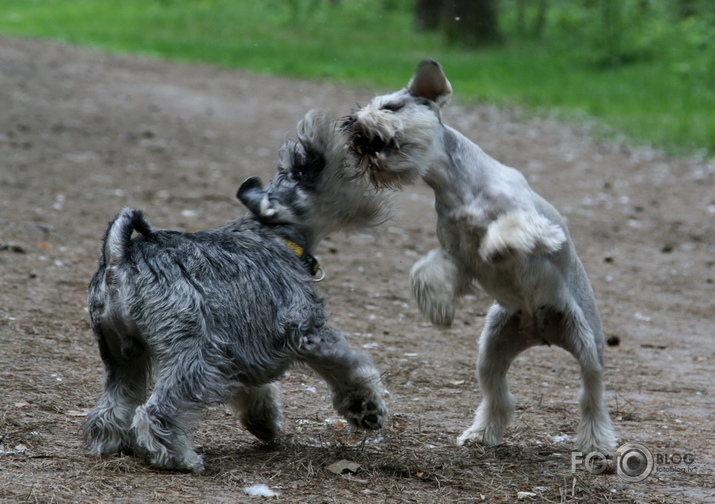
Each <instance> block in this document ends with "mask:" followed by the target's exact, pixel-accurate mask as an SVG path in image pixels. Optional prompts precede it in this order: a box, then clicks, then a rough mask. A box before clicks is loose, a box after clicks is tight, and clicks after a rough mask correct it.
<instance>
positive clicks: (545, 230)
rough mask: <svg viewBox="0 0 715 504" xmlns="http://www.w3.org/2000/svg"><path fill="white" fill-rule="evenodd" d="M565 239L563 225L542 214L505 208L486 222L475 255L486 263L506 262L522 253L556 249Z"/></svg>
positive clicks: (551, 251) (547, 251)
mask: <svg viewBox="0 0 715 504" xmlns="http://www.w3.org/2000/svg"><path fill="white" fill-rule="evenodd" d="M566 239H567V238H566V234H565V233H564V231H563V229H561V227H560V226H559V225H558V224H555V223H553V222H551V221H550V220H548V219H547V218H546V217H543V216H541V215H539V214H537V213H534V212H525V211H518V212H509V213H505V214H503V215H501V216H499V218H498V219H496V220H495V221H493V222H491V223H490V224H489V226H488V227H487V232H486V234H485V236H484V238H483V239H482V242H481V244H480V245H479V256H480V257H481V258H482V259H483V260H484V261H486V262H488V263H493V264H497V265H499V264H508V263H509V262H511V260H513V259H515V258H517V257H519V256H523V255H526V254H549V253H553V252H557V251H559V250H560V249H561V247H563V246H564V244H565V243H566Z"/></svg>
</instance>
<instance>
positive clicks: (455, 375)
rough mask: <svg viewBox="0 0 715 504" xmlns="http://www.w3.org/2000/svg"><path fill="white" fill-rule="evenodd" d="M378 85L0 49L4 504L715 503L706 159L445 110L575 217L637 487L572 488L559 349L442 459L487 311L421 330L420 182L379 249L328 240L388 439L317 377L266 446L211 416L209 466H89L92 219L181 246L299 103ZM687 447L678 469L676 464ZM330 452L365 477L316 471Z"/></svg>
mask: <svg viewBox="0 0 715 504" xmlns="http://www.w3.org/2000/svg"><path fill="white" fill-rule="evenodd" d="M415 63H417V62H415ZM447 72H448V73H449V69H447ZM408 78H409V76H407V75H406V76H405V81H407V79H408ZM370 94H371V90H354V89H350V88H347V87H340V86H336V85H332V84H326V83H320V82H305V81H297V80H289V79H282V78H273V77H265V76H256V75H250V74H246V73H242V72H235V71H229V70H224V69H219V68H215V67H211V66H189V65H179V64H172V63H166V62H161V61H153V60H142V59H134V58H129V57H122V56H107V55H102V54H97V53H94V52H90V51H87V50H82V49H76V48H71V47H66V46H62V45H57V44H52V43H44V42H35V41H22V40H15V39H7V38H5V39H0V244H1V245H0V248H1V250H0V499H1V500H2V501H3V502H60V503H62V502H248V501H251V502H252V501H259V500H260V499H261V498H260V497H249V496H248V495H247V493H246V492H245V490H244V488H245V487H248V486H250V485H253V484H265V485H267V486H268V487H269V488H270V489H272V490H274V491H276V492H279V493H280V496H279V497H278V498H277V501H278V502H290V503H299V502H300V503H303V502H316V503H368V502H370V503H372V502H381V503H396V502H416V503H432V502H445V503H453V502H515V501H516V500H517V496H518V492H531V493H532V494H534V495H531V496H529V497H526V500H525V502H588V503H591V502H617V503H621V502H668V503H670V502H689V503H695V502H703V503H705V502H712V499H713V496H714V495H715V478H714V476H713V472H714V471H713V469H714V468H715V466H714V465H713V464H714V463H715V442H714V438H715V435H714V434H713V420H714V418H715V414H714V413H713V411H715V409H714V408H713V406H714V405H713V386H712V381H713V370H714V369H715V366H714V364H713V360H714V358H715V343H714V342H713V329H714V327H713V321H714V317H713V298H714V297H715V296H714V294H715V285H713V283H714V281H715V168H714V167H713V165H712V164H709V163H707V162H705V161H698V160H684V159H674V158H670V157H667V156H665V155H663V154H661V153H659V152H657V151H655V150H652V149H647V148H634V147H630V146H628V145H627V144H625V143H624V142H610V141H609V142H603V141H598V140H596V139H594V137H593V136H592V134H591V133H592V131H591V128H589V127H585V126H579V127H574V126H567V125H563V124H560V123H558V122H555V121H552V120H549V119H542V118H532V119H524V120H519V119H518V117H517V115H516V114H515V113H513V112H509V111H504V110H499V109H496V108H492V107H486V106H479V107H461V106H459V104H458V102H457V103H456V104H454V105H452V106H450V107H449V108H448V110H447V111H446V114H445V122H447V123H448V124H450V125H452V126H454V127H456V128H457V129H459V130H461V131H462V132H463V133H465V134H466V135H467V136H468V137H469V138H471V139H473V140H475V141H476V142H477V143H479V144H480V145H481V146H482V148H484V149H485V150H486V151H487V152H489V153H490V154H492V155H493V156H494V157H496V158H497V159H499V160H501V161H503V162H505V163H506V164H509V165H512V166H515V167H518V168H520V169H521V170H523V172H524V174H525V175H526V176H527V178H528V179H529V181H530V183H531V184H532V185H533V187H534V188H535V189H536V190H537V191H538V192H540V193H541V194H542V195H544V196H545V197H546V198H547V199H549V200H550V201H551V202H552V203H554V205H555V206H556V207H557V208H558V209H559V210H560V211H561V212H562V213H563V214H564V215H565V216H566V217H567V218H568V221H569V226H570V229H571V234H572V236H573V239H574V241H575V243H576V246H577V248H578V250H579V252H580V255H581V258H582V260H583V262H584V264H585V266H586V269H587V270H588V272H589V275H590V276H591V279H592V282H593V285H594V289H595V291H596V293H597V297H598V300H599V305H600V309H601V312H602V316H603V321H604V326H605V330H606V333H607V335H608V336H609V337H610V336H617V337H618V338H619V340H620V344H619V345H617V346H609V347H608V348H607V350H606V366H607V380H606V383H607V398H608V406H609V409H610V412H611V415H612V417H613V420H614V422H615V425H616V428H617V432H618V437H619V443H625V442H638V443H642V444H643V445H645V446H646V447H647V448H648V449H649V450H650V451H651V452H652V453H653V455H654V457H655V460H656V464H655V465H656V467H655V472H654V473H653V474H652V475H651V476H650V477H648V478H647V479H646V480H644V481H642V482H640V483H627V482H625V481H623V480H622V479H621V478H619V477H618V475H616V474H608V475H592V474H589V473H587V472H585V471H583V470H581V469H579V470H578V471H577V472H576V474H573V473H572V471H571V452H572V450H573V449H574V433H575V429H576V425H577V422H578V405H577V392H578V388H579V382H578V369H577V367H576V364H575V361H574V360H573V359H572V358H571V356H570V355H568V354H567V353H565V352H563V351H561V350H558V349H554V348H537V349H533V350H530V351H529V352H527V353H525V354H524V355H522V356H521V357H520V358H519V359H518V360H517V361H516V362H515V363H514V365H513V367H512V369H511V371H510V374H509V376H510V381H511V385H512V390H513V392H514V394H515V396H516V397H517V401H518V406H517V415H516V418H515V420H514V422H513V424H512V425H511V427H510V428H509V429H508V431H507V435H506V437H505V442H504V445H502V446H499V447H495V448H486V449H484V448H479V447H475V446H471V447H457V446H455V439H456V437H457V435H458V434H459V433H460V432H461V431H462V430H463V429H465V428H466V427H468V426H469V425H470V422H471V416H472V414H473V411H474V408H475V407H476V405H477V403H478V401H479V399H480V393H479V388H478V384H477V382H476V380H475V377H474V360H475V357H476V350H477V346H476V338H477V337H478V335H479V332H480V330H481V327H482V325H483V320H484V319H483V317H484V312H485V311H486V310H487V308H488V306H489V304H490V300H489V298H488V297H487V296H486V295H484V294H477V295H475V296H471V297H469V298H467V299H464V300H462V301H461V302H460V308H459V312H458V314H457V318H456V320H455V324H454V326H453V327H452V328H450V329H447V330H440V329H437V328H434V327H431V326H430V325H429V324H426V323H424V322H423V320H422V318H421V316H420V315H419V313H418V311H417V309H416V306H415V303H414V302H413V300H412V299H411V296H410V293H409V286H408V279H407V275H408V272H409V268H410V266H411V265H412V263H413V262H414V261H415V260H416V259H417V258H418V257H420V256H421V255H423V254H424V253H425V252H426V251H427V250H429V249H430V248H432V247H434V246H435V244H436V237H435V231H434V222H435V218H434V211H433V208H432V205H433V198H432V195H431V193H430V191H429V190H428V189H427V188H426V187H422V186H417V187H412V188H410V189H409V190H407V191H405V192H403V193H400V194H398V195H396V196H395V198H394V206H395V211H394V218H393V219H392V220H391V221H390V222H388V223H387V224H386V225H384V226H383V227H382V228H381V229H380V230H379V232H378V234H377V235H375V236H373V235H352V236H343V235H336V236H331V237H330V238H329V239H328V240H326V241H325V242H323V243H322V245H321V248H320V259H321V262H322V264H323V267H324V268H325V270H326V272H327V278H326V280H325V281H324V282H323V283H321V284H320V289H321V291H322V292H324V293H325V294H326V296H327V297H328V307H329V309H330V311H331V312H332V313H333V317H332V324H333V325H335V326H337V327H339V328H341V329H342V330H343V331H344V332H345V333H346V334H347V335H348V336H349V340H350V342H351V344H352V345H354V346H356V347H364V348H365V349H366V351H368V352H369V353H370V354H371V355H372V356H373V358H374V359H375V361H376V363H377V364H378V366H379V367H380V368H381V370H382V371H383V372H384V373H385V381H386V383H387V386H388V388H389V391H390V396H389V404H390V409H391V413H390V418H389V421H388V423H387V425H386V427H385V428H384V429H383V430H382V431H380V432H379V433H377V434H372V435H365V434H363V433H359V432H353V431H352V430H351V429H350V428H347V427H345V426H344V424H343V423H341V422H339V421H337V420H336V417H335V416H334V412H333V411H331V408H330V404H329V401H328V399H327V396H326V394H327V391H326V388H325V385H324V384H323V383H322V382H321V381H319V380H318V379H316V377H315V376H314V375H312V374H311V373H309V372H303V371H301V370H293V371H291V372H290V374H289V375H288V376H286V378H285V380H284V383H283V390H284V396H285V397H284V400H285V414H286V421H285V434H286V435H285V438H284V439H283V440H282V442H281V443H280V444H278V445H277V446H272V447H264V446H261V445H260V444H258V443H257V442H255V440H254V439H253V438H252V437H251V436H250V435H248V434H247V433H246V432H245V431H243V430H242V429H241V428H240V427H239V426H238V425H237V423H236V421H235V419H234V418H232V417H230V416H228V415H227V413H226V412H225V411H224V410H223V409H222V408H211V409H209V410H208V411H207V415H206V418H205V420H204V421H203V422H202V423H201V426H200V429H199V431H198V433H197V436H196V445H197V449H198V451H199V452H200V453H202V454H203V455H204V457H205V462H206V471H205V472H204V473H202V474H199V475H192V474H177V473H169V472H161V471H156V470H153V469H152V468H150V467H148V466H147V465H146V464H145V463H144V462H143V461H142V460H137V459H135V458H132V457H115V458H108V459H103V460H98V459H93V458H90V457H88V456H86V455H85V454H84V453H83V450H82V445H81V441H80V437H79V433H78V425H79V423H80V422H81V421H82V417H83V415H85V414H86V411H87V410H88V409H89V408H91V407H92V405H93V403H94V401H95V400H96V398H97V396H98V394H99V392H100V388H101V380H102V364H101V361H100V359H99V356H98V352H97V348H96V346H95V343H94V341H93V337H92V334H91V331H90V330H89V326H88V321H87V311H86V308H85V292H86V285H87V282H88V280H89V278H90V276H91V274H92V272H93V271H94V268H95V266H96V259H97V257H98V253H99V244H100V239H101V237H102V234H103V232H104V229H105V226H106V224H107V222H108V221H109V220H110V219H111V218H112V217H113V216H114V215H115V213H116V212H117V211H118V210H119V209H120V208H122V207H123V206H125V205H128V206H133V207H139V208H143V209H144V210H145V211H146V214H147V216H148V218H149V220H150V221H151V222H152V224H153V225H154V226H155V227H159V228H171V229H179V230H199V229H204V228H209V227H213V226H217V225H219V224H222V223H223V222H225V221H226V220H229V219H231V218H234V217H235V216H237V215H240V214H243V213H244V212H245V209H244V208H243V207H242V206H241V205H240V204H239V203H238V202H237V201H236V200H235V199H234V193H235V190H236V188H237V187H238V185H239V184H240V183H241V182H242V181H243V180H244V179H245V178H246V177H247V176H249V175H254V174H258V175H261V176H263V177H264V179H269V178H271V176H272V173H273V172H274V169H275V168H274V164H275V159H276V153H277V148H278V146H279V145H280V143H281V141H282V140H283V139H284V138H286V137H287V136H289V135H291V134H292V133H293V131H294V127H295V124H296V122H297V121H298V120H299V119H300V118H301V117H302V115H303V113H304V112H305V111H307V110H308V109H310V108H314V107H321V108H328V109H332V110H334V111H336V112H339V113H346V112H347V111H349V110H350V108H351V107H352V106H353V105H354V104H355V103H356V102H361V103H364V102H365V101H366V100H367V98H368V97H369V96H370ZM456 95H457V100H458V97H459V90H458V89H457V90H456ZM684 454H691V455H692V457H693V458H692V460H691V459H690V458H688V460H691V461H692V463H690V464H686V463H685V462H682V461H681V462H680V464H674V463H673V462H674V461H675V460H680V458H679V457H678V456H682V455H684ZM340 460H349V461H351V462H355V463H356V464H358V465H359V469H358V470H357V472H355V473H345V474H335V473H333V472H331V471H330V469H329V467H330V466H331V464H333V463H335V462H338V461H340ZM666 461H668V462H671V463H670V464H666V463H665V462H666ZM674 470H678V472H674Z"/></svg>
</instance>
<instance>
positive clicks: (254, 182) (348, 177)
mask: <svg viewBox="0 0 715 504" xmlns="http://www.w3.org/2000/svg"><path fill="white" fill-rule="evenodd" d="M297 136H298V138H297V140H295V139H291V140H287V141H286V142H285V143H284V144H283V145H282V146H281V149H280V152H279V155H278V173H277V174H276V176H275V177H274V178H273V180H271V182H270V183H269V184H268V186H266V187H265V188H264V187H263V183H262V182H261V179H260V178H258V177H251V178H249V179H247V180H246V181H245V182H244V183H243V184H242V185H241V187H240V188H239V190H238V193H237V195H236V196H237V197H238V199H239V200H241V202H242V203H243V204H244V205H246V207H247V208H248V209H249V210H250V211H251V212H252V213H253V214H254V215H255V216H256V217H257V218H258V219H259V220H261V222H263V223H265V224H269V225H274V224H288V225H294V226H296V227H297V228H298V229H299V230H300V231H301V232H302V233H303V234H304V235H305V236H306V238H307V239H308V241H309V243H308V246H309V248H313V247H314V246H315V245H317V243H318V242H319V241H320V240H321V239H323V238H324V237H325V236H327V235H328V234H330V233H332V232H334V231H339V230H346V231H349V230H359V229H364V228H367V227H371V226H376V225H378V224H380V223H382V222H383V221H384V220H385V219H386V198H387V195H385V194H384V193H380V192H379V191H376V190H375V188H373V187H371V186H370V184H369V183H367V182H366V181H365V180H364V177H360V176H358V173H357V170H356V169H355V167H354V166H353V165H351V164H350V163H349V160H350V159H351V157H350V156H348V137H347V135H346V132H345V131H343V129H342V128H341V127H340V124H339V123H338V122H337V121H335V120H333V119H331V118H330V117H328V116H327V115H325V114H322V113H319V112H315V111H311V112H308V113H307V114H306V115H305V117H304V118H303V119H302V120H301V121H300V122H299V123H298V126H297Z"/></svg>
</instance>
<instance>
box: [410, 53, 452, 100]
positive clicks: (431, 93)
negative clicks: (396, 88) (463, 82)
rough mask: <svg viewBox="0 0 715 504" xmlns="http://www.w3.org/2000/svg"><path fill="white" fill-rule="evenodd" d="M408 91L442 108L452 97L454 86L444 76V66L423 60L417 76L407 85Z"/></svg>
mask: <svg viewBox="0 0 715 504" xmlns="http://www.w3.org/2000/svg"><path fill="white" fill-rule="evenodd" d="M407 91H409V93H410V94H411V95H412V96H414V97H417V98H426V99H427V100H430V101H433V102H435V103H436V104H437V105H439V106H440V107H442V106H444V105H446V104H447V103H448V102H449V99H450V98H451V97H452V85H451V84H450V83H449V81H448V80H447V76H446V75H444V71H443V70H442V65H440V64H439V63H437V62H436V61H435V60H431V59H426V60H422V61H421V62H420V64H419V66H418V67H417V71H416V72H415V75H413V76H412V79H410V82H409V84H407Z"/></svg>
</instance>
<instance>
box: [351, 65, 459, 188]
mask: <svg viewBox="0 0 715 504" xmlns="http://www.w3.org/2000/svg"><path fill="white" fill-rule="evenodd" d="M451 96H452V86H451V84H450V83H449V81H448V80H447V77H446V76H445V75H444V72H443V71H442V67H441V66H440V64H439V63H437V62H436V61H434V60H424V61H422V62H421V63H420V64H419V66H418V67H417V71H416V72H415V74H414V75H413V76H412V79H410V82H409V83H408V84H407V87H406V88H404V89H401V90H400V91H397V92H395V93H391V94H386V95H382V96H376V97H375V98H373V99H372V100H371V101H370V103H368V104H367V105H365V106H364V107H361V108H359V109H358V110H356V111H355V112H354V113H353V114H351V115H350V116H349V117H348V118H347V119H346V120H345V121H344V123H343V127H344V128H345V130H346V131H347V132H348V134H349V135H350V137H351V141H350V144H351V150H352V152H353V153H354V154H355V155H356V156H357V159H358V160H357V165H358V168H359V169H360V170H361V171H362V172H365V173H367V175H368V176H369V178H370V179H371V181H372V183H373V184H375V186H377V187H398V188H399V187H400V186H402V185H404V184H409V183H411V182H414V181H415V180H416V179H418V178H420V177H421V176H422V175H424V173H425V172H426V171H427V169H428V168H429V162H428V160H429V158H430V155H429V154H430V150H431V149H432V147H433V144H434V142H435V139H436V138H439V136H438V135H439V128H440V127H441V120H440V109H441V107H443V106H444V105H446V104H447V103H448V102H449V100H450V98H451Z"/></svg>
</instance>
